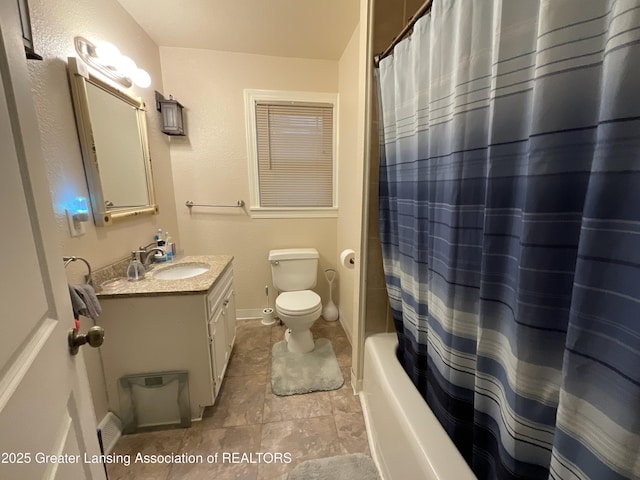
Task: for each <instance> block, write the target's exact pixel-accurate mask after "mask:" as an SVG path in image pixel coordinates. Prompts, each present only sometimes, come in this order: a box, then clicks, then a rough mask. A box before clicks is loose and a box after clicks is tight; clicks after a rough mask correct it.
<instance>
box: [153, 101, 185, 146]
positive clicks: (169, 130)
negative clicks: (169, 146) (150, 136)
mask: <svg viewBox="0 0 640 480" xmlns="http://www.w3.org/2000/svg"><path fill="white" fill-rule="evenodd" d="M183 108H184V107H183V106H182V104H181V103H180V102H178V101H177V100H174V99H173V97H172V96H171V95H169V99H168V100H167V99H166V98H164V97H163V96H162V94H161V93H160V92H157V91H156V109H157V110H158V111H159V112H160V113H161V114H162V133H165V134H167V135H179V136H185V133H184V123H183V121H182V109H183Z"/></svg>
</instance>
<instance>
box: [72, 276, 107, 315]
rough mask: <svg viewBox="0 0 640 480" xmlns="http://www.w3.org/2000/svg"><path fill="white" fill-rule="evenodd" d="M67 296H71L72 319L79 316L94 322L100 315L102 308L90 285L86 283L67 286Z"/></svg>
mask: <svg viewBox="0 0 640 480" xmlns="http://www.w3.org/2000/svg"><path fill="white" fill-rule="evenodd" d="M69 295H70V296H71V306H72V307H73V316H74V318H78V316H79V315H84V316H85V317H89V318H91V319H93V320H96V319H97V318H98V317H99V316H100V314H101V313H102V307H101V306H100V302H99V301H98V297H97V296H96V292H95V290H94V289H93V287H92V286H91V285H89V284H86V283H85V284H81V285H69Z"/></svg>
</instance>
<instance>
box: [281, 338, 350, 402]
mask: <svg viewBox="0 0 640 480" xmlns="http://www.w3.org/2000/svg"><path fill="white" fill-rule="evenodd" d="M315 345H316V347H315V349H314V350H313V351H312V352H309V353H292V352H290V351H289V350H287V342H286V341H285V340H283V341H281V342H278V343H276V344H275V345H274V346H273V349H272V351H271V353H272V355H271V357H272V360H271V391H272V392H273V393H274V394H275V395H280V396H285V395H295V394H297V393H309V392H317V391H322V390H336V389H338V388H340V387H341V386H342V384H343V383H344V378H343V376H342V372H341V371H340V367H339V366H338V360H337V359H336V354H335V353H334V352H333V347H332V346H331V342H330V341H329V340H328V339H326V338H319V339H318V340H316V343H315Z"/></svg>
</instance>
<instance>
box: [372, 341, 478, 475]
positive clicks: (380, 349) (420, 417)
mask: <svg viewBox="0 0 640 480" xmlns="http://www.w3.org/2000/svg"><path fill="white" fill-rule="evenodd" d="M397 345H398V340H397V337H396V335H395V333H389V334H387V333H385V334H378V335H373V336H371V337H369V338H367V340H366V342H365V348H364V379H363V389H362V393H361V399H362V404H363V411H364V416H365V422H366V424H367V431H368V435H369V444H370V446H371V450H372V452H371V453H372V456H373V458H374V460H375V461H376V463H377V464H378V468H379V469H380V474H381V475H382V477H383V478H384V479H385V480H396V479H420V480H465V479H475V478H476V477H475V475H474V474H473V472H472V471H471V469H470V468H469V467H468V466H467V464H466V462H465V461H464V459H463V458H462V455H460V453H459V452H458V450H457V449H456V447H455V446H454V444H453V442H452V441H451V439H450V438H449V436H448V435H447V433H446V432H445V431H444V429H443V428H442V427H441V426H440V423H439V422H438V420H437V419H436V417H435V416H434V415H433V413H432V412H431V410H430V409H429V407H428V406H427V404H426V402H425V401H424V400H423V398H422V396H420V394H419V393H418V391H417V390H416V389H415V387H414V385H413V383H412V382H411V380H410V379H409V377H408V376H407V374H406V373H405V371H404V370H403V368H402V366H401V365H400V363H399V362H398V359H397V358H396V354H395V351H396V347H397Z"/></svg>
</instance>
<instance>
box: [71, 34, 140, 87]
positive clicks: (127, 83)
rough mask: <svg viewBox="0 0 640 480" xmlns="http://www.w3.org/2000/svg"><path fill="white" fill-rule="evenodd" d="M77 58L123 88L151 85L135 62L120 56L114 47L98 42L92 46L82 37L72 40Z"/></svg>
mask: <svg viewBox="0 0 640 480" xmlns="http://www.w3.org/2000/svg"><path fill="white" fill-rule="evenodd" d="M73 41H74V43H75V46H76V52H77V53H78V56H79V57H80V58H81V59H82V60H83V61H84V63H86V64H87V65H89V66H90V67H92V68H94V69H95V70H97V71H98V72H100V73H101V74H103V75H104V76H105V77H107V78H109V79H111V80H113V81H114V82H117V83H119V84H120V85H122V86H123V87H125V88H129V87H131V86H133V85H137V86H138V87H141V88H147V87H148V86H150V85H151V76H149V74H148V73H147V72H146V71H145V70H143V69H141V68H138V66H137V65H136V62H134V61H133V60H131V59H130V58H129V57H125V56H124V55H121V54H120V50H118V48H117V47H116V46H115V45H112V44H111V43H108V42H100V43H98V44H97V45H94V44H93V43H91V42H90V41H89V40H87V39H86V38H83V37H75V38H74V39H73Z"/></svg>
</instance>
